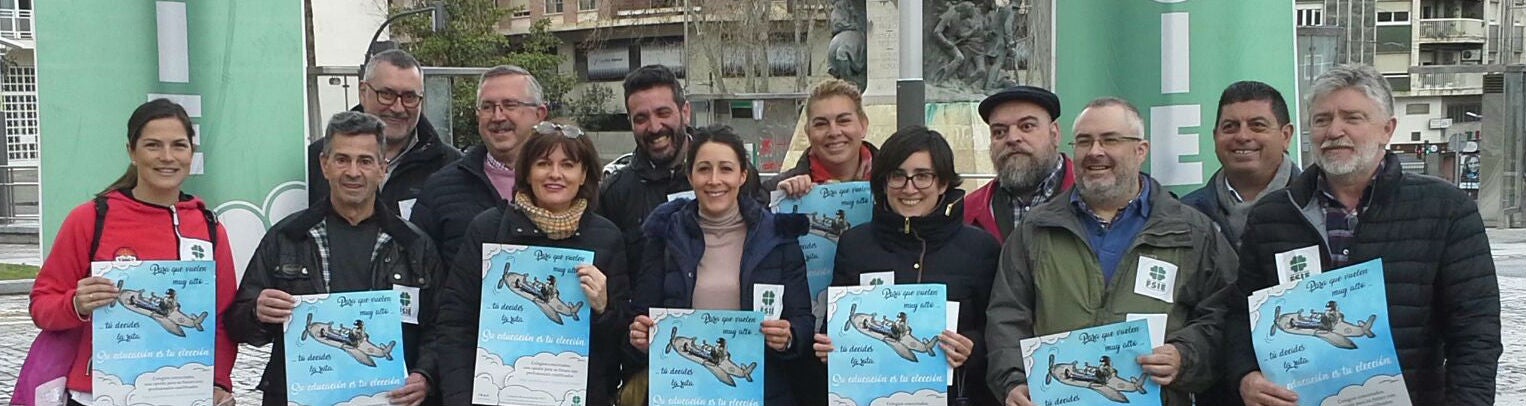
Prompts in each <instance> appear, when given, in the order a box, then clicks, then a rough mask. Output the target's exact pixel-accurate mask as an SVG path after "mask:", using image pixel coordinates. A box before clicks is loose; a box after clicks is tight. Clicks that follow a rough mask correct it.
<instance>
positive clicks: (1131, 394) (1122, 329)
mask: <svg viewBox="0 0 1526 406" xmlns="http://www.w3.org/2000/svg"><path fill="white" fill-rule="evenodd" d="M1022 347H1023V365H1024V366H1025V367H1026V370H1027V371H1028V391H1029V394H1030V395H1031V396H1032V398H1033V403H1034V404H1036V405H1039V406H1058V405H1108V404H1118V403H1128V404H1131V405H1159V404H1161V402H1160V385H1159V384H1156V383H1155V381H1153V380H1151V379H1150V377H1149V376H1147V375H1145V373H1144V368H1143V367H1141V366H1140V365H1139V362H1138V361H1137V360H1138V359H1139V357H1140V356H1143V355H1148V354H1150V353H1151V351H1152V350H1153V349H1152V348H1151V347H1150V324H1149V321H1147V320H1145V319H1139V320H1133V321H1126V322H1122V323H1114V324H1108V325H1103V326H1097V327H1090V328H1084V329H1080V330H1072V331H1067V332H1064V333H1057V334H1050V335H1047V336H1043V337H1034V338H1029V339H1026V340H1023V341H1022ZM1093 362H1096V364H1093Z"/></svg>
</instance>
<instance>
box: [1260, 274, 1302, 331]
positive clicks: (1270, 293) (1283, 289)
mask: <svg viewBox="0 0 1526 406" xmlns="http://www.w3.org/2000/svg"><path fill="white" fill-rule="evenodd" d="M1302 285H1303V281H1299V282H1298V283H1284V284H1281V285H1277V286H1273V287H1270V288H1266V290H1265V292H1264V293H1265V294H1261V293H1256V294H1252V295H1250V299H1249V301H1250V307H1249V308H1251V309H1260V308H1261V306H1262V305H1265V304H1266V302H1268V301H1271V300H1272V299H1274V298H1279V297H1282V295H1283V294H1285V293H1288V291H1290V290H1293V289H1297V288H1298V287H1299V286H1302ZM1260 321H1261V312H1259V311H1254V312H1250V325H1251V327H1252V328H1255V326H1256V323H1258V322H1260Z"/></svg>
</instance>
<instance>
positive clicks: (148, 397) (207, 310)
mask: <svg viewBox="0 0 1526 406" xmlns="http://www.w3.org/2000/svg"><path fill="white" fill-rule="evenodd" d="M90 266H91V268H92V269H91V274H92V275H95V276H100V277H105V278H106V279H110V280H112V281H114V282H115V283H116V285H117V289H120V291H121V293H120V295H119V296H117V300H116V302H114V303H111V304H109V305H107V306H106V307H102V308H99V309H96V310H95V312H94V313H93V314H92V315H91V323H90V328H91V334H92V335H93V337H94V340H93V341H92V346H93V347H94V348H92V349H91V351H92V353H93V354H95V356H94V357H93V358H92V359H91V361H92V362H91V364H90V376H91V385H92V389H93V392H92V395H94V396H95V404H97V405H101V406H109V405H113V406H114V405H124V406H126V405H133V406H137V405H194V404H202V405H210V404H212V374H213V369H212V364H213V361H214V359H215V358H216V356H215V355H214V349H215V348H216V345H217V280H216V278H217V270H216V269H217V267H216V265H214V264H213V263H212V262H211V261H131V262H121V261H118V262H93V263H91V264H90Z"/></svg>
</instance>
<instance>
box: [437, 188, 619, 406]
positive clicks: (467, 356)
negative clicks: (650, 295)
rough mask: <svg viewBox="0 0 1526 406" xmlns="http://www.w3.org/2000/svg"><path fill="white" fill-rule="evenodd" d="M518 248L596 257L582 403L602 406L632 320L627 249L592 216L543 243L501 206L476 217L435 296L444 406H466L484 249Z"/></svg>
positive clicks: (517, 213) (521, 217)
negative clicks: (602, 283)
mask: <svg viewBox="0 0 1526 406" xmlns="http://www.w3.org/2000/svg"><path fill="white" fill-rule="evenodd" d="M483 243H498V244H518V245H530V246H539V247H556V248H572V249H581V250H587V251H593V253H594V260H593V262H594V264H593V265H594V266H595V267H598V268H599V271H600V272H602V273H604V275H605V277H606V278H607V279H606V284H607V285H606V288H605V289H606V292H607V295H608V304H607V305H606V307H605V309H604V313H603V314H599V315H596V316H594V318H593V320H591V322H590V324H589V328H590V329H592V330H591V331H590V332H589V338H590V341H589V351H588V353H589V356H588V402H587V403H586V404H588V405H592V406H606V405H610V404H612V403H613V402H614V394H615V387H616V385H618V384H619V383H620V380H619V377H620V369H619V368H620V365H619V361H620V358H621V354H622V348H623V345H622V344H623V343H624V342H625V341H626V339H625V337H626V332H627V331H629V325H630V320H629V319H626V318H624V317H622V316H621V315H622V314H623V309H621V305H622V304H624V303H625V296H626V292H628V291H629V286H628V285H627V284H626V283H625V282H624V281H627V280H629V277H628V276H627V275H626V267H625V261H624V260H623V259H624V258H625V245H624V244H622V243H621V240H620V230H619V229H617V228H615V225H614V223H611V222H609V220H606V219H605V218H603V217H600V216H599V215H597V214H594V213H593V212H591V211H589V212H584V213H583V217H582V219H580V220H578V231H577V232H576V233H575V234H573V235H572V236H571V237H568V238H565V239H561V240H553V239H551V238H549V237H547V236H546V233H545V232H543V231H541V229H540V228H539V227H537V226H536V225H535V223H533V222H531V221H530V218H529V217H527V216H525V214H524V212H523V211H522V210H521V209H520V207H519V206H518V205H517V204H508V205H505V206H499V207H495V208H492V209H488V210H487V211H484V212H482V213H481V214H478V215H477V217H476V218H475V219H473V220H472V222H471V226H470V227H468V228H467V230H466V234H465V236H464V238H463V240H462V245H461V252H460V253H459V254H460V255H457V256H456V259H455V262H452V263H451V267H450V271H449V272H447V276H446V277H445V278H444V286H443V288H442V290H441V295H440V316H439V321H438V326H439V329H438V335H437V339H438V340H439V341H438V346H437V348H438V349H439V351H438V352H439V364H440V377H441V381H442V384H441V388H440V390H441V393H442V394H443V395H444V400H445V404H447V405H466V404H471V400H472V384H473V382H474V379H473V376H475V370H476V360H477V322H478V316H479V315H480V314H481V310H482V309H481V306H482V244H483Z"/></svg>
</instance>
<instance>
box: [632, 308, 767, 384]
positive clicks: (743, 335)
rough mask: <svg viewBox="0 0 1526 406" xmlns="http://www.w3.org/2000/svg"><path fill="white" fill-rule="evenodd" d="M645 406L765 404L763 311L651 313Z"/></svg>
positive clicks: (665, 311)
mask: <svg viewBox="0 0 1526 406" xmlns="http://www.w3.org/2000/svg"><path fill="white" fill-rule="evenodd" d="M651 315H652V320H653V321H656V322H657V325H656V327H653V328H652V332H651V336H652V338H651V340H652V341H651V342H652V346H651V348H650V349H648V350H647V360H648V368H647V371H648V374H649V376H650V381H649V382H650V385H651V386H650V392H648V399H647V400H648V402H647V404H649V405H651V406H674V405H727V406H762V405H763V398H764V397H763V388H764V386H763V375H764V371H763V360H764V351H767V349H766V348H765V347H764V345H763V333H762V331H761V329H762V325H763V312H756V311H732V310H690V309H659V308H653V309H652V310H651Z"/></svg>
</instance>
